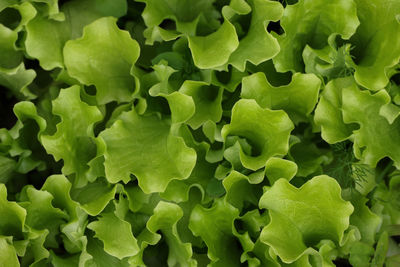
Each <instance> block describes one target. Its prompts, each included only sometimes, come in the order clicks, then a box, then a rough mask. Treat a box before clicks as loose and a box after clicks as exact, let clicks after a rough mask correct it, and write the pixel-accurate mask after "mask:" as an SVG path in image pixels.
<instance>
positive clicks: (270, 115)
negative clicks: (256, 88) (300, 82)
mask: <svg viewBox="0 0 400 267" xmlns="http://www.w3.org/2000/svg"><path fill="white" fill-rule="evenodd" d="M293 128H294V126H293V123H292V122H291V120H290V119H289V117H288V116H287V114H286V113H285V112H284V111H282V110H270V109H268V108H261V107H260V106H259V105H258V104H257V103H256V101H254V100H247V99H241V100H239V101H238V102H236V104H235V105H234V107H233V109H232V119H231V123H230V124H227V125H224V127H223V128H222V137H223V138H224V140H226V138H227V137H228V136H229V135H233V136H239V137H244V138H246V140H247V142H248V143H249V144H251V148H252V154H253V155H248V154H246V153H245V152H244V150H243V146H242V145H241V147H240V160H241V162H242V164H243V166H244V167H246V168H248V169H251V170H258V169H260V168H262V167H264V166H265V164H266V162H267V160H268V159H269V158H270V157H273V156H283V155H285V154H286V153H287V151H288V148H289V135H290V132H291V131H292V130H293Z"/></svg>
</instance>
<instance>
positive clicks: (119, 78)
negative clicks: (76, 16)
mask: <svg viewBox="0 0 400 267" xmlns="http://www.w3.org/2000/svg"><path fill="white" fill-rule="evenodd" d="M139 51H140V48H139V45H138V43H137V42H136V41H135V40H133V39H132V38H131V37H130V35H129V33H128V32H127V31H122V30H120V29H119V28H118V27H117V25H116V19H115V18H111V17H105V18H101V19H98V20H96V21H95V22H93V23H91V24H89V25H88V26H86V27H85V29H84V33H83V37H82V38H80V39H77V40H72V41H68V42H67V43H66V44H65V47H64V58H65V66H66V67H67V70H68V73H69V74H70V75H71V76H72V77H73V78H75V79H77V80H79V81H80V82H81V83H83V84H86V85H95V86H96V90H97V91H96V98H97V101H98V103H99V104H106V103H108V102H111V101H118V102H124V101H129V100H131V99H132V93H133V91H134V84H135V82H134V78H133V76H131V74H130V69H131V67H132V66H133V64H134V63H135V62H136V60H137V59H138V57H139Z"/></svg>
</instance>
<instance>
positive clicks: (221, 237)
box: [189, 200, 240, 266]
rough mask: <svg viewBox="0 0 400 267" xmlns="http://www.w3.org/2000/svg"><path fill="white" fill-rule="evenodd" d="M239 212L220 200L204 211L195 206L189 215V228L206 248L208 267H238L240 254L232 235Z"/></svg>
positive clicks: (200, 207)
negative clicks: (209, 261)
mask: <svg viewBox="0 0 400 267" xmlns="http://www.w3.org/2000/svg"><path fill="white" fill-rule="evenodd" d="M238 216H239V211H238V210H237V209H236V208H234V207H233V206H231V205H230V204H228V203H227V202H224V201H222V200H217V201H216V202H215V203H214V205H213V206H212V207H211V208H209V209H205V208H203V207H202V206H199V205H197V206H196V207H195V208H194V209H193V211H192V214H191V215H190V221H189V228H190V230H191V231H192V232H193V234H194V235H195V236H200V237H201V238H202V239H203V240H204V242H205V243H206V245H207V247H208V257H209V258H210V259H211V261H212V263H211V264H210V266H239V265H240V261H239V255H240V252H239V250H238V247H237V246H236V244H235V237H234V236H233V234H232V227H233V221H234V219H235V218H237V217H238Z"/></svg>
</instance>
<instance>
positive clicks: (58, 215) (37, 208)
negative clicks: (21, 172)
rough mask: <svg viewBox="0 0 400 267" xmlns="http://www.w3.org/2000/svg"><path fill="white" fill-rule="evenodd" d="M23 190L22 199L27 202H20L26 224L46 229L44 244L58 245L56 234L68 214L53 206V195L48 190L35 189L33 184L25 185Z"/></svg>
mask: <svg viewBox="0 0 400 267" xmlns="http://www.w3.org/2000/svg"><path fill="white" fill-rule="evenodd" d="M25 190H26V191H25V192H24V191H23V193H22V195H24V194H26V199H23V201H27V202H26V203H22V204H23V206H24V208H25V209H26V211H27V215H26V225H28V226H29V227H32V228H34V229H38V230H44V229H47V230H48V231H49V235H48V236H47V239H46V245H48V246H51V247H58V243H57V241H56V235H57V234H59V228H60V225H61V224H63V223H64V222H65V220H67V218H68V215H67V214H66V213H64V212H63V211H61V210H60V209H58V208H55V207H53V205H52V200H53V196H52V195H51V194H50V193H49V192H47V191H41V190H36V189H35V188H33V186H27V187H26V188H25ZM24 198H25V196H24ZM22 204H21V205H22Z"/></svg>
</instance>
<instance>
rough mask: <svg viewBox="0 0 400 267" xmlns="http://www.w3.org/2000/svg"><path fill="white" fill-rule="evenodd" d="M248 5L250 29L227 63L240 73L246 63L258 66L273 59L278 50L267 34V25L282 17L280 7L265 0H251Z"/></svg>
mask: <svg viewBox="0 0 400 267" xmlns="http://www.w3.org/2000/svg"><path fill="white" fill-rule="evenodd" d="M249 4H250V6H251V9H252V13H251V22H250V28H249V30H248V32H247V33H246V36H245V37H243V38H242V39H241V40H240V41H239V46H238V48H237V49H236V50H235V51H234V52H233V53H232V55H231V56H230V58H229V62H228V64H231V65H232V66H234V67H235V68H237V69H238V70H240V71H241V72H243V71H244V70H245V67H246V62H247V61H249V62H251V63H253V64H254V65H258V64H260V63H261V62H264V61H267V60H268V59H271V58H273V57H274V56H275V55H276V54H278V52H279V50H280V48H279V44H278V41H277V40H276V39H275V38H274V37H273V36H272V35H271V34H270V33H268V31H267V25H268V23H269V21H277V20H279V19H280V18H281V17H282V14H283V8H282V5H281V4H280V3H278V2H274V1H265V0H251V1H249Z"/></svg>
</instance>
